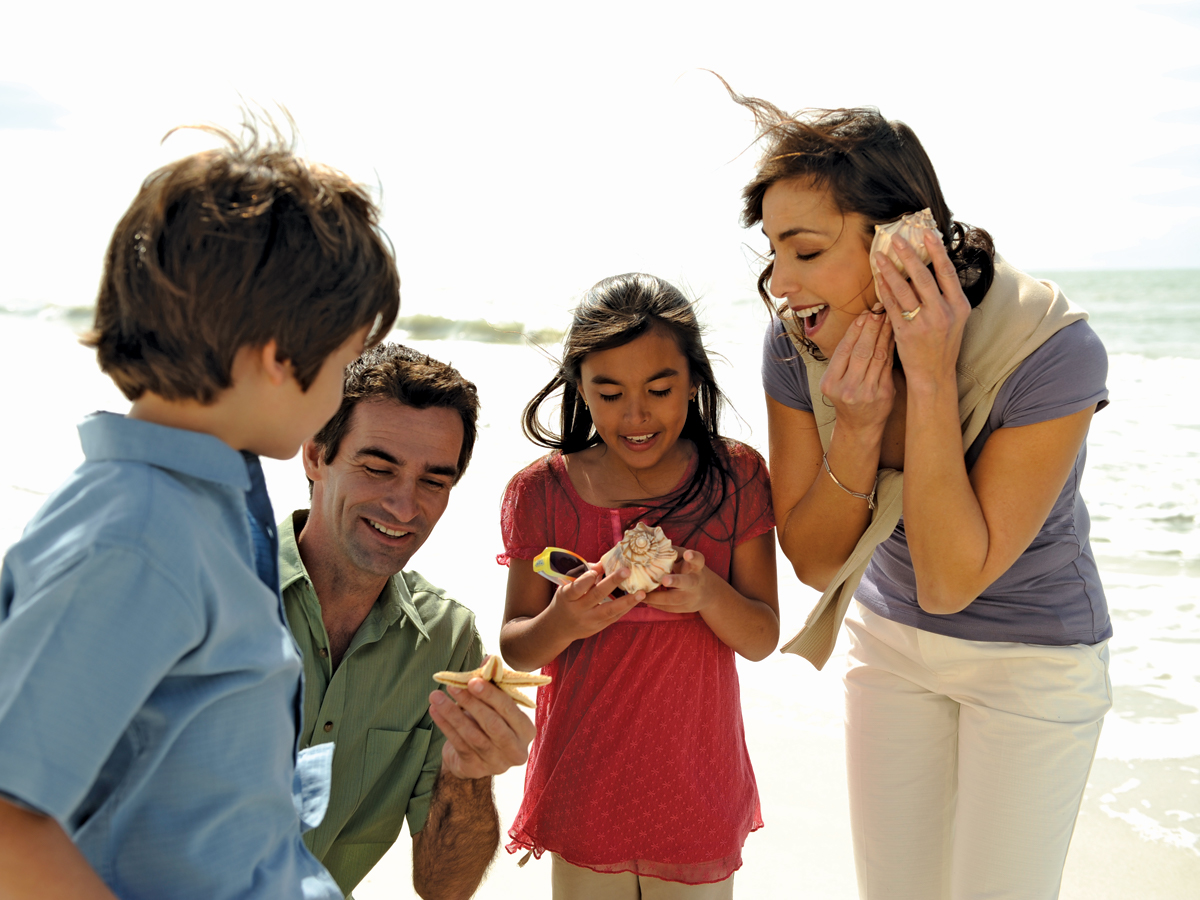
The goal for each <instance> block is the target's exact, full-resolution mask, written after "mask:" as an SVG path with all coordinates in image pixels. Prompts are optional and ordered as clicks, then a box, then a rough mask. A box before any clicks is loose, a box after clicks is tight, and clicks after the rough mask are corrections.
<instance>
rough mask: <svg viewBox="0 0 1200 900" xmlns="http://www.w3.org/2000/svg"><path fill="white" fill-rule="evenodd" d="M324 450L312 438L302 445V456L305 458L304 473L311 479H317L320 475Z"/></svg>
mask: <svg viewBox="0 0 1200 900" xmlns="http://www.w3.org/2000/svg"><path fill="white" fill-rule="evenodd" d="M323 455H324V451H323V450H322V449H321V446H320V445H319V444H317V443H316V442H315V441H314V440H313V439H312V438H309V439H308V440H307V441H305V442H304V443H303V444H301V445H300V458H301V459H302V460H304V474H305V475H307V476H308V480H309V481H317V480H318V475H320V467H321V457H322V456H323Z"/></svg>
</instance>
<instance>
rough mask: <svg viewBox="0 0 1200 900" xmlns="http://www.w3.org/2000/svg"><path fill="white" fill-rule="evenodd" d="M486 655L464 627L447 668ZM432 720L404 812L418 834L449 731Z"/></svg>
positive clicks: (472, 665) (470, 665) (459, 668)
mask: <svg viewBox="0 0 1200 900" xmlns="http://www.w3.org/2000/svg"><path fill="white" fill-rule="evenodd" d="M483 656H484V651H483V639H482V638H480V636H479V632H478V631H477V630H476V629H475V627H474V625H472V626H471V627H470V628H467V629H464V630H463V631H462V633H461V634H460V635H459V637H458V640H457V641H455V643H454V647H453V649H452V650H451V652H450V658H449V660H448V661H447V663H446V669H447V671H450V672H466V671H468V670H470V669H477V668H479V665H480V663H482V662H483ZM426 715H428V714H426ZM429 721H430V726H431V728H432V729H433V731H432V734H431V735H430V737H429V749H428V750H426V751H425V764H424V765H423V766H422V767H421V775H420V777H419V778H418V779H417V783H416V785H415V786H414V787H413V792H412V796H411V797H409V799H408V809H407V811H406V812H405V814H404V818H405V820H406V821H407V822H408V833H409V834H410V835H415V834H416V833H417V832H418V831H420V830H421V829H422V828H424V827H425V820H426V819H428V818H429V802H430V801H431V800H432V799H433V788H434V785H435V784H437V777H438V773H439V772H440V771H441V770H442V747H443V746H444V745H445V743H446V735H444V734H443V733H442V729H440V728H438V727H437V726H436V725H434V724H433V720H432V718H431V719H430V720H429Z"/></svg>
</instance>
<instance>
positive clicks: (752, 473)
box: [733, 444, 775, 547]
mask: <svg viewBox="0 0 1200 900" xmlns="http://www.w3.org/2000/svg"><path fill="white" fill-rule="evenodd" d="M733 466H734V473H735V474H734V477H735V478H736V479H737V494H736V497H737V511H736V513H735V521H734V537H733V543H734V546H735V547H736V546H737V545H738V544H744V543H745V542H746V541H749V540H753V539H754V538H756V537H759V536H760V535H763V534H766V533H767V532H768V531H770V530H771V529H772V528H774V527H775V512H774V509H773V507H772V506H771V477H770V475H769V474H768V473H767V463H766V461H765V460H764V459H763V458H762V456H761V455H760V454H759V453H758V451H756V450H755V449H754V448H753V447H747V446H746V445H744V444H739V445H737V448H736V450H735V451H734V453H733Z"/></svg>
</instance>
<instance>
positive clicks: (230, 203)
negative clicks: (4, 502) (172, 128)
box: [84, 115, 400, 403]
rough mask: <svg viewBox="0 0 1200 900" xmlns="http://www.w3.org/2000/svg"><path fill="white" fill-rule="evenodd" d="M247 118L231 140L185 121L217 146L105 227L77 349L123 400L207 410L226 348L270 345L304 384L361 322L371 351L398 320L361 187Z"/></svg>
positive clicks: (396, 286) (230, 354) (222, 376)
mask: <svg viewBox="0 0 1200 900" xmlns="http://www.w3.org/2000/svg"><path fill="white" fill-rule="evenodd" d="M257 118H258V121H256V117H255V116H251V115H247V117H246V119H245V120H244V121H243V123H242V135H243V137H242V138H240V139H239V138H238V137H237V136H235V135H234V134H232V133H231V132H229V131H226V130H224V129H221V128H217V127H215V126H195V127H198V128H199V129H200V130H202V131H206V132H208V133H210V134H213V135H215V136H217V137H219V138H221V139H222V140H223V141H224V143H225V146H224V147H221V148H220V149H217V150H209V151H206V152H203V153H196V154H194V155H192V156H187V157H184V158H183V159H180V160H176V161H175V162H173V163H171V164H170V165H167V166H164V167H163V168H161V169H159V170H158V171H157V172H154V173H153V174H151V175H150V177H149V178H147V179H146V181H145V182H144V183H143V184H142V188H141V190H140V191H139V192H138V195H137V197H135V198H134V201H133V203H132V205H131V206H130V207H129V210H128V211H127V212H126V213H125V216H124V217H123V218H122V219H121V221H120V223H118V225H117V227H116V230H115V231H114V232H113V236H112V241H111V243H110V244H109V247H108V253H107V256H106V258H105V264H104V277H103V280H102V281H101V283H100V294H99V297H98V298H97V300H96V318H95V327H94V329H93V330H92V331H91V332H90V333H89V334H88V335H87V336H85V338H84V343H85V344H86V345H87V346H90V347H95V348H96V356H97V358H98V361H99V363H100V368H101V369H102V370H103V371H104V372H105V373H106V374H108V375H109V377H111V378H112V379H113V381H114V382H116V384H117V387H119V388H120V389H121V392H122V393H123V394H124V395H125V396H126V397H128V398H129V399H130V400H136V399H137V398H138V397H140V396H141V395H142V394H143V393H145V392H146V391H150V392H152V393H154V394H158V395H159V396H161V397H163V398H165V399H167V400H185V399H194V400H199V401H200V402H201V403H211V402H212V401H213V400H214V399H216V396H217V394H218V393H219V392H220V391H221V390H223V389H225V388H227V387H229V386H230V385H231V383H232V381H231V369H232V365H233V359H234V356H235V354H236V353H237V351H238V350H239V349H240V348H241V347H244V346H251V347H261V346H262V345H264V344H266V343H267V342H268V341H270V340H271V339H272V338H274V339H275V341H276V343H277V345H278V352H277V356H278V358H279V359H280V360H288V361H290V362H291V364H292V370H293V373H294V374H295V377H296V380H297V381H298V382H299V383H300V386H301V387H302V388H303V389H304V390H307V389H308V387H309V385H310V384H312V382H313V380H314V379H315V378H316V376H317V372H318V371H320V368H321V364H322V363H323V362H324V361H325V358H326V357H328V356H329V354H330V353H332V352H333V351H334V350H335V349H337V348H338V347H339V346H340V345H341V344H343V343H344V342H345V341H346V340H347V339H348V338H349V337H350V336H351V335H352V334H354V332H356V331H358V330H359V329H360V328H362V327H363V326H366V325H371V326H372V329H371V331H370V333H369V335H368V337H367V346H371V345H373V344H375V343H378V341H379V340H381V339H382V337H383V336H384V335H385V334H387V332H388V331H389V330H390V329H391V326H392V324H393V322H394V321H395V319H396V315H397V313H398V312H399V308H400V277H399V275H398V274H397V272H396V263H395V259H394V256H393V254H392V250H391V246H390V244H389V243H388V242H387V238H386V235H384V234H383V232H382V231H381V230H380V228H379V211H378V209H377V207H376V206H375V204H374V202H373V201H372V200H371V198H370V197H369V196H368V194H367V192H366V190H365V189H364V188H363V187H362V186H361V185H358V184H356V183H354V182H353V181H351V180H350V178H348V177H347V176H346V175H344V174H342V173H341V172H338V171H337V170H335V169H331V168H328V167H326V166H322V165H319V164H314V163H309V162H306V161H304V160H302V159H300V158H298V157H297V156H296V155H295V154H294V152H293V147H292V146H291V143H290V142H286V141H285V140H284V139H283V136H282V134H281V132H280V130H279V128H278V127H277V126H276V125H275V124H274V123H273V122H271V121H270V120H269V119H268V118H266V117H257ZM289 124H291V122H290V119H289ZM263 130H266V131H268V132H269V135H268V136H267V137H266V139H263V137H262V134H261V132H262V131H263ZM169 134H170V132H168V136H169Z"/></svg>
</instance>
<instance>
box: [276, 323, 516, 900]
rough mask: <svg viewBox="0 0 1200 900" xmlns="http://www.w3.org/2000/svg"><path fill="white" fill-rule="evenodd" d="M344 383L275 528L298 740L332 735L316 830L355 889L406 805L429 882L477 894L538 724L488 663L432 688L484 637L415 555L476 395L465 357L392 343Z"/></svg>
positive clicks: (477, 652) (463, 462)
mask: <svg viewBox="0 0 1200 900" xmlns="http://www.w3.org/2000/svg"><path fill="white" fill-rule="evenodd" d="M345 388H346V391H345V397H344V399H343V401H342V405H341V408H340V409H339V410H338V412H337V414H336V415H335V416H334V417H333V419H331V420H330V421H329V423H328V424H327V425H326V426H325V427H324V428H323V429H322V430H321V431H320V432H319V433H318V434H317V436H316V437H315V438H313V439H312V440H311V441H309V442H307V443H306V444H305V445H304V448H303V451H302V455H303V459H304V468H305V472H306V473H307V475H308V478H309V481H310V483H311V488H312V509H311V511H305V510H301V511H299V512H296V513H293V514H292V515H291V516H290V517H288V518H287V519H286V520H284V522H283V523H282V524H281V525H280V528H279V539H280V583H281V587H282V589H283V597H284V607H285V610H286V612H287V617H288V622H289V624H290V625H291V628H292V631H293V633H294V634H295V636H296V640H297V642H298V643H299V645H300V649H301V652H302V654H303V656H304V675H305V699H304V729H303V733H302V734H301V746H303V747H309V746H315V745H319V744H322V743H328V742H333V743H334V745H335V750H334V757H333V783H332V789H331V796H330V802H329V808H328V811H327V812H326V814H325V819H324V821H323V822H322V823H321V825H320V826H319V827H318V828H316V829H314V830H313V831H311V832H309V833H308V834H307V835H305V840H306V842H307V843H308V846H309V848H310V849H311V850H312V851H313V853H314V854H315V855H316V856H317V858H318V859H320V860H321V861H322V862H323V863H324V864H325V865H326V867H327V868H328V869H329V871H330V872H331V873H332V874H333V876H334V878H335V879H336V880H337V882H338V884H339V886H340V887H341V888H342V890H343V891H346V892H347V893H349V892H350V891H351V890H353V888H354V886H355V885H357V884H358V883H359V881H361V880H362V878H363V876H364V875H366V874H367V872H369V871H370V870H371V868H372V867H373V866H374V865H375V863H376V862H378V860H379V858H380V857H382V856H383V854H384V853H385V852H387V850H388V848H389V847H391V845H392V843H393V842H394V841H395V839H396V837H397V836H398V835H399V833H400V829H401V826H402V824H403V821H404V819H405V818H407V820H408V830H409V833H410V834H412V836H413V886H414V887H415V888H416V891H417V893H418V894H420V895H421V896H422V897H425V898H427V900H428V898H432V897H439V898H441V897H469V896H470V895H471V894H473V893H474V891H475V889H476V888H477V887H478V885H479V883H480V881H481V880H482V878H483V874H484V872H485V870H486V869H487V866H488V864H489V863H490V862H491V859H492V857H493V855H494V854H495V851H496V847H497V846H498V844H499V836H500V829H499V823H498V819H497V815H496V809H495V805H494V803H493V800H492V788H491V776H493V775H498V774H500V773H501V772H504V771H505V770H507V769H508V768H510V767H511V766H514V765H520V764H522V763H524V762H525V759H526V756H527V754H528V747H529V743H530V741H531V740H533V735H534V727H533V723H532V722H530V721H529V719H528V717H526V716H525V715H524V714H523V713H521V712H520V711H519V710H518V709H517V707H516V705H515V704H514V703H513V701H512V699H511V698H509V697H508V696H506V695H505V694H504V693H503V692H501V691H500V690H499V689H498V688H496V687H495V686H494V685H492V684H490V683H486V682H484V681H482V680H480V679H473V680H472V682H471V684H470V686H469V689H468V690H466V691H460V690H458V689H457V688H453V687H452V688H450V689H449V691H450V694H451V695H452V696H453V697H454V700H451V699H450V698H448V697H447V696H446V694H444V693H442V692H441V691H438V690H435V691H433V692H432V693H430V688H431V687H433V686H434V682H433V678H432V676H433V673H434V672H437V671H441V670H453V671H465V670H468V669H473V668H475V667H477V666H478V665H479V664H480V662H481V659H482V657H483V648H482V644H481V642H480V639H479V634H478V633H477V632H476V630H475V627H474V615H473V614H472V613H471V612H470V611H469V610H468V609H466V608H465V607H463V606H461V605H459V604H458V603H456V602H455V601H454V600H451V599H450V598H448V597H446V595H445V594H444V593H443V592H442V591H441V590H439V589H438V588H436V587H434V586H433V585H431V584H429V583H428V582H426V581H425V580H424V579H423V578H422V577H421V576H420V575H418V574H417V573H416V572H412V571H403V569H404V567H405V566H406V565H407V564H408V561H409V560H410V559H411V558H412V556H413V554H414V553H415V552H416V551H417V550H418V548H420V546H421V545H422V544H423V543H424V542H425V540H426V539H427V538H428V537H429V535H430V533H431V532H432V531H433V528H434V526H435V525H436V524H437V522H438V519H439V518H441V515H442V513H443V512H444V511H445V509H446V504H447V501H448V500H449V499H450V491H451V488H453V487H454V485H455V484H456V483H457V482H458V480H459V479H460V478H461V477H462V474H463V472H464V471H465V470H466V467H467V463H468V462H469V461H470V458H471V451H472V449H473V447H474V444H475V433H476V419H477V417H478V410H479V401H478V398H477V395H476V391H475V386H474V385H473V384H471V383H470V382H469V381H467V380H466V379H464V378H463V377H462V376H461V375H460V374H459V373H458V372H457V371H456V370H455V369H453V368H452V367H450V366H448V365H446V364H444V363H440V362H438V361H437V360H434V359H431V358H429V357H428V356H425V355H423V354H420V353H416V352H415V351H413V350H410V349H409V348H407V347H402V346H399V345H396V344H384V345H381V346H379V347H376V348H374V349H372V350H370V351H368V352H367V353H365V354H363V356H362V357H360V358H359V359H358V360H356V361H355V362H354V363H352V364H351V365H350V366H349V367H348V369H347V370H346V379H345ZM455 701H457V703H456V702H455ZM435 725H436V726H437V727H436V728H435V727H434V726H435Z"/></svg>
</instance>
